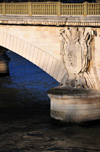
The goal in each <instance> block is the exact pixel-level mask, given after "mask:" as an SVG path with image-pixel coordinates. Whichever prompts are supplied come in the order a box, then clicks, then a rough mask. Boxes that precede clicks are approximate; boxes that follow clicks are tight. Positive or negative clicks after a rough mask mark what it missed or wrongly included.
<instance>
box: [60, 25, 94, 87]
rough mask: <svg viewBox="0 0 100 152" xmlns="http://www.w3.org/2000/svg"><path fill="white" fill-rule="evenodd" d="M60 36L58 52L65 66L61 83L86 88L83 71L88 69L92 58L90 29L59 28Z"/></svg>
mask: <svg viewBox="0 0 100 152" xmlns="http://www.w3.org/2000/svg"><path fill="white" fill-rule="evenodd" d="M60 35H61V37H62V41H61V45H60V54H61V56H62V61H63V64H64V66H65V68H66V74H65V75H64V77H63V78H62V81H61V85H67V86H72V87H83V88H88V85H87V81H86V78H85V76H84V73H85V72H87V71H89V67H90V61H91V60H92V51H91V42H92V40H93V38H92V36H91V30H90V29H85V28H75V27H70V28H68V29H67V30H63V29H61V30H60Z"/></svg>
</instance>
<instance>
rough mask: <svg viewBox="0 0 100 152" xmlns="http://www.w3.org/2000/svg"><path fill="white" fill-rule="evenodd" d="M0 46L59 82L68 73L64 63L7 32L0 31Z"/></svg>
mask: <svg viewBox="0 0 100 152" xmlns="http://www.w3.org/2000/svg"><path fill="white" fill-rule="evenodd" d="M0 45H1V46H3V47H5V48H7V49H9V50H11V51H13V52H15V53H17V54H19V55H21V56H22V57H24V58H26V59H27V60H29V61H30V62H32V63H34V64H35V65H37V66H38V67H40V68H41V69H42V70H44V71H45V72H46V73H48V74H49V75H51V76H52V77H53V78H54V79H56V80H57V81H58V82H60V81H61V79H62V77H63V76H64V74H65V73H66V70H65V67H64V65H63V63H62V62H61V61H60V60H58V59H57V58H55V57H53V56H52V55H50V54H49V53H47V52H45V51H44V50H42V49H40V48H38V47H36V46H34V45H33V44H32V43H29V42H27V41H25V40H22V39H20V38H19V37H16V36H14V35H11V34H9V33H7V32H4V31H2V30H1V31H0Z"/></svg>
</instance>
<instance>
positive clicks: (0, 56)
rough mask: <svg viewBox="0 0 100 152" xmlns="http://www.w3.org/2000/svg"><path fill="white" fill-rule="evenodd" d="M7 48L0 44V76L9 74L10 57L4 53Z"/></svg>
mask: <svg viewBox="0 0 100 152" xmlns="http://www.w3.org/2000/svg"><path fill="white" fill-rule="evenodd" d="M6 51H7V49H6V48H4V47H1V46H0V77H3V76H9V75H10V73H9V61H10V58H9V57H8V56H7V55H6V53H5V52H6Z"/></svg>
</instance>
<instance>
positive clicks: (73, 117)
mask: <svg viewBox="0 0 100 152" xmlns="http://www.w3.org/2000/svg"><path fill="white" fill-rule="evenodd" d="M47 93H48V96H49V97H50V99H51V103H50V115H51V118H52V119H53V120H55V122H57V123H58V122H59V123H83V122H87V121H93V120H99V119H100V91H99V90H96V89H83V88H74V87H68V86H58V87H55V88H52V89H50V90H48V92H47Z"/></svg>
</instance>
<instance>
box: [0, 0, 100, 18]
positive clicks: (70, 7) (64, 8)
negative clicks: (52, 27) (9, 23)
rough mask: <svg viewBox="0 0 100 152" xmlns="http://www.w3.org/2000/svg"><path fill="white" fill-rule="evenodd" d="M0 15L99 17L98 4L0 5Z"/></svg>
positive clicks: (34, 3)
mask: <svg viewBox="0 0 100 152" xmlns="http://www.w3.org/2000/svg"><path fill="white" fill-rule="evenodd" d="M0 14H2V15H6V14H8V15H29V16H32V15H58V16H60V15H83V16H87V15H100V3H88V2H84V3H60V2H27V3H0Z"/></svg>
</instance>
